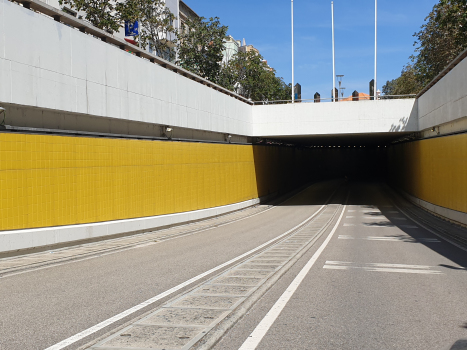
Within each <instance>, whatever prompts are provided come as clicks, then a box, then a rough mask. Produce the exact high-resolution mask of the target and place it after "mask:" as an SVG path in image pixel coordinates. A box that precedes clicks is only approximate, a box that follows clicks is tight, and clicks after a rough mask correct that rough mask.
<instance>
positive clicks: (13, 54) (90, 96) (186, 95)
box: [0, 0, 252, 135]
mask: <svg viewBox="0 0 467 350" xmlns="http://www.w3.org/2000/svg"><path fill="white" fill-rule="evenodd" d="M1 102H4V103H11V104H16V105H24V106H29V107H38V108H43V109H51V110H60V111H63V112H72V113H77V114H87V115H92V116H97V117H103V118H114V119H126V120H131V121H139V122H145V123H154V124H162V125H171V126H175V127H177V126H178V127H183V128H190V129H197V130H206V131H213V132H221V133H232V134H238V135H250V134H251V122H252V120H251V118H252V117H251V111H252V110H251V106H250V105H248V104H246V103H243V102H241V101H238V100H236V99H234V98H231V97H230V96H228V95H226V94H223V93H221V92H219V91H216V90H214V89H212V88H209V87H206V86H204V85H202V84H200V83H198V82H195V81H193V80H191V79H188V78H186V77H184V76H181V75H179V74H176V73H174V72H171V71H169V70H167V69H165V68H163V67H161V66H158V65H157V64H153V63H151V62H149V61H146V60H143V59H141V58H139V57H136V56H134V55H132V54H130V53H127V52H125V51H123V50H121V49H119V48H118V47H115V46H112V45H110V44H107V43H104V42H102V41H101V40H99V39H96V38H94V37H92V36H90V35H87V34H84V33H81V32H79V31H78V30H76V29H74V28H71V27H68V26H66V25H63V24H61V23H58V22H55V21H54V20H52V19H51V18H48V17H45V16H43V15H41V14H38V13H35V12H33V11H30V10H27V9H25V8H23V7H21V6H18V4H15V3H12V2H9V1H7V0H0V103H1ZM13 125H14V122H13Z"/></svg>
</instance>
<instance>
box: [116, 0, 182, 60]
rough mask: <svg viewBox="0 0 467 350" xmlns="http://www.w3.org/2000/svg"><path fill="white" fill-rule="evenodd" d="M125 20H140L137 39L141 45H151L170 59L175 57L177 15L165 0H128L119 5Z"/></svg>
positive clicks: (121, 16) (158, 52) (159, 54)
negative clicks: (166, 4)
mask: <svg viewBox="0 0 467 350" xmlns="http://www.w3.org/2000/svg"><path fill="white" fill-rule="evenodd" d="M116 8H117V11H118V13H119V16H120V18H121V19H122V20H124V21H130V22H134V21H138V23H139V35H138V36H137V40H138V42H139V45H140V46H141V47H144V48H147V47H149V48H150V50H151V51H153V52H155V54H156V55H157V56H159V57H162V58H164V59H166V60H168V61H171V60H173V59H174V58H175V50H174V47H175V45H176V39H177V36H176V33H177V30H176V29H175V27H174V26H173V23H174V21H175V20H176V17H175V15H174V14H173V13H172V12H171V11H170V10H169V9H168V8H167V7H166V6H165V1H164V0H127V1H125V2H123V3H119V4H118V5H117V6H116Z"/></svg>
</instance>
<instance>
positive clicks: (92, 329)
mask: <svg viewBox="0 0 467 350" xmlns="http://www.w3.org/2000/svg"><path fill="white" fill-rule="evenodd" d="M338 188H339V187H338ZM338 188H337V189H336V190H335V191H334V192H333V193H332V194H331V195H330V197H329V199H328V200H327V201H326V203H328V202H329V200H330V199H331V198H332V196H333V195H334V194H335V193H336V192H337V190H338ZM326 206H327V204H324V205H322V206H321V207H320V208H319V209H318V210H317V211H316V212H315V213H314V214H313V215H311V216H310V217H309V218H307V219H306V220H304V221H302V222H301V223H299V224H298V225H296V226H295V227H293V228H292V229H290V230H288V231H287V232H285V233H283V234H281V235H280V236H278V237H276V238H273V239H271V240H269V241H268V242H266V243H264V244H262V245H260V246H258V247H256V248H254V249H252V250H250V251H248V252H246V253H244V254H242V255H240V256H238V257H236V258H234V259H231V260H229V261H227V262H225V263H223V264H221V265H218V266H216V267H214V268H212V269H210V270H209V271H206V272H204V273H202V274H199V275H198V276H196V277H193V278H191V279H189V280H188V281H185V282H183V283H181V284H179V285H177V286H175V287H173V288H171V289H169V290H167V291H165V292H163V293H161V294H158V295H156V296H155V297H153V298H151V299H148V300H146V301H144V302H142V303H141V304H138V305H136V306H134V307H132V308H130V309H128V310H125V311H123V312H121V313H119V314H118V315H115V316H113V317H111V318H109V319H107V320H105V321H103V322H101V323H99V324H97V325H95V326H93V327H90V328H88V329H86V330H84V331H82V332H80V333H78V334H76V335H74V336H71V337H69V338H67V339H65V340H63V341H61V342H59V343H57V344H55V345H52V346H50V347H48V348H47V349H45V350H61V349H64V348H66V347H67V346H69V345H72V344H74V343H76V342H78V341H80V340H82V339H84V338H86V337H88V336H90V335H92V334H94V333H96V332H98V331H100V330H102V329H104V328H105V327H107V326H110V325H111V324H113V323H115V322H117V321H120V320H122V319H123V318H125V317H127V316H129V315H131V314H133V313H135V312H137V311H139V310H142V309H144V308H145V307H147V306H149V305H151V304H153V303H155V302H156V301H158V300H161V299H163V298H165V297H168V296H169V295H171V294H173V293H175V292H177V291H179V290H181V289H183V288H185V287H187V286H189V285H190V284H192V283H194V282H197V281H199V280H201V279H202V278H204V277H206V276H208V275H210V274H212V273H214V272H216V271H219V270H221V269H223V268H224V267H227V266H229V265H231V264H233V263H235V262H237V261H240V260H241V259H243V258H245V257H247V256H248V255H251V254H253V253H255V252H257V251H259V250H261V249H262V248H264V247H266V246H268V245H270V244H272V243H274V242H276V241H278V240H280V239H281V238H283V237H285V236H287V235H289V234H290V233H291V232H293V231H295V230H297V229H298V228H300V227H301V226H303V225H305V224H306V223H308V222H309V221H311V220H312V219H313V218H314V217H315V216H317V215H318V214H319V213H321V211H322V210H323V209H324V208H325V207H326ZM339 220H340V219H339Z"/></svg>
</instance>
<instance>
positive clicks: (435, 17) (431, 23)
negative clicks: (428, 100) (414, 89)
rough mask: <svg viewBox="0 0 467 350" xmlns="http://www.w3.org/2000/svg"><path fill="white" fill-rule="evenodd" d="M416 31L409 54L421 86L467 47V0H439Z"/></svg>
mask: <svg viewBox="0 0 467 350" xmlns="http://www.w3.org/2000/svg"><path fill="white" fill-rule="evenodd" d="M425 21H426V23H425V24H424V25H422V27H421V30H420V31H419V32H418V33H415V34H414V36H415V37H416V39H417V40H416V42H415V44H414V45H417V48H416V50H415V52H416V55H415V56H413V57H412V59H413V61H414V64H413V66H414V69H415V72H416V76H417V80H418V81H419V83H420V84H421V85H422V86H424V85H426V84H428V83H429V82H430V81H431V80H432V79H433V78H435V77H436V76H437V75H438V74H439V73H440V72H441V71H442V70H443V69H444V68H445V67H446V66H447V65H448V64H449V63H450V62H451V61H452V60H453V59H454V58H456V56H457V55H459V54H460V53H461V52H462V51H463V50H465V49H467V0H440V2H439V3H438V4H436V5H435V6H434V7H433V10H432V11H431V12H430V14H429V15H428V16H427V17H426V18H425Z"/></svg>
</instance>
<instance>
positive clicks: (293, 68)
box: [292, 0, 295, 103]
mask: <svg viewBox="0 0 467 350" xmlns="http://www.w3.org/2000/svg"><path fill="white" fill-rule="evenodd" d="M294 74H295V66H294V47H293V0H292V103H294V102H295V91H294V90H295V84H294Z"/></svg>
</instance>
